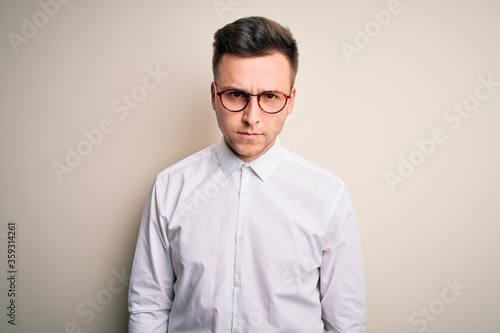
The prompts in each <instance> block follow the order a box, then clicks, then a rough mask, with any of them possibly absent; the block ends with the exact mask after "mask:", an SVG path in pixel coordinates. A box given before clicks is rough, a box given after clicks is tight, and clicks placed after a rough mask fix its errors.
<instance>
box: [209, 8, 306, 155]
mask: <svg viewBox="0 0 500 333" xmlns="http://www.w3.org/2000/svg"><path fill="white" fill-rule="evenodd" d="M214 37H215V41H214V55H213V60H212V65H213V71H214V83H212V86H211V97H212V107H213V109H214V110H215V113H216V116H217V122H218V124H219V128H220V129H221V131H222V134H223V135H224V140H225V142H226V144H227V145H228V146H229V148H231V150H232V151H233V152H234V153H235V154H236V156H238V157H239V158H241V159H242V160H243V161H245V162H249V161H251V160H253V159H255V158H257V157H259V156H261V155H262V154H264V153H265V152H266V151H267V150H269V148H271V147H272V145H273V144H274V142H275V140H276V136H277V135H278V134H279V133H280V132H281V130H282V128H283V125H284V123H285V120H286V117H287V115H289V114H290V113H291V112H292V109H293V105H294V101H295V93H296V91H295V88H294V86H293V85H294V81H295V76H296V74H297V68H298V51H297V44H296V42H295V39H294V38H293V36H292V34H291V33H290V31H289V30H288V29H286V28H284V27H282V26H281V25H279V24H278V23H276V22H274V21H271V20H268V19H265V18H262V17H249V18H242V19H239V20H237V21H235V22H233V23H231V24H228V25H226V26H225V27H223V28H221V29H220V30H218V31H217V32H216V33H215V36H214ZM254 95H255V96H254ZM257 95H258V96H257Z"/></svg>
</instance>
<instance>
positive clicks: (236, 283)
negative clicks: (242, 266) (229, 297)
mask: <svg viewBox="0 0 500 333" xmlns="http://www.w3.org/2000/svg"><path fill="white" fill-rule="evenodd" d="M234 286H235V287H239V286H241V282H240V280H238V279H236V280H234Z"/></svg>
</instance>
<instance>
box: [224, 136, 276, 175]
mask: <svg viewBox="0 0 500 333" xmlns="http://www.w3.org/2000/svg"><path fill="white" fill-rule="evenodd" d="M282 156H283V146H282V145H281V142H280V140H279V138H276V141H275V142H274V144H273V146H272V147H271V148H270V149H269V150H268V151H267V152H265V153H264V155H262V156H259V157H258V158H256V159H255V160H253V161H250V162H248V163H245V162H243V161H242V160H240V159H239V158H238V157H237V156H236V155H235V154H234V153H233V152H232V151H231V149H229V147H228V146H227V144H226V142H225V141H224V139H222V140H221V141H220V142H219V145H218V146H217V158H218V159H219V164H220V166H221V168H222V171H223V172H224V175H225V176H226V177H227V178H229V177H230V176H231V175H232V174H233V172H235V171H236V170H239V169H240V168H241V167H242V166H244V165H247V166H249V167H251V168H252V170H253V171H254V172H255V173H256V174H257V176H259V178H260V179H261V180H262V181H263V182H266V181H267V180H268V179H269V177H271V175H272V174H273V172H274V170H276V168H277V167H278V165H279V163H280V162H281V158H282Z"/></svg>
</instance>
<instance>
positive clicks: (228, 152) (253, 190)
mask: <svg viewBox="0 0 500 333" xmlns="http://www.w3.org/2000/svg"><path fill="white" fill-rule="evenodd" d="M297 68H298V51H297V45H296V42H295V40H294V38H293V36H292V34H291V33H290V31H289V30H288V29H286V28H284V27H282V26H281V25H279V24H277V23H276V22H274V21H271V20H268V19H265V18H262V17H248V18H243V19H239V20H237V21H235V22H234V23H231V24H228V25H226V26H225V27H223V28H222V29H220V30H218V31H217V32H216V33H215V41H214V54H213V72H214V82H213V83H212V84H211V98H212V107H213V109H214V110H215V115H216V118H217V122H218V124H219V127H220V130H221V132H222V135H223V140H221V142H220V143H219V144H218V145H215V146H211V147H208V148H206V149H204V150H202V151H200V152H198V153H196V154H194V155H192V156H190V157H188V158H186V159H184V160H182V161H180V162H178V163H176V164H174V165H172V166H171V167H169V168H167V169H165V170H164V171H162V172H161V173H160V174H159V175H158V176H157V178H156V181H155V184H154V186H153V189H152V192H151V196H150V198H149V200H148V203H147V205H146V207H145V210H144V214H143V217H142V223H141V228H140V231H139V237H138V241H137V248H136V253H135V259H134V264H133V269H132V275H131V280H130V290H129V311H130V320H129V332H130V333H160V332H161V333H165V332H174V333H180V332H186V333H187V332H189V333H193V332H207V333H208V332H233V333H239V332H263V333H269V332H303V333H321V332H349V333H354V332H365V326H366V309H365V290H364V278H363V268H362V255H361V247H360V239H359V233H358V226H357V222H356V217H355V213H354V211H353V207H352V204H351V201H350V198H349V195H348V192H347V189H346V187H345V185H344V184H343V183H342V181H340V180H339V179H338V178H336V177H335V176H333V175H331V174H330V173H328V172H326V171H324V170H323V169H321V168H319V167H317V166H315V165H313V164H311V163H309V162H307V161H305V160H304V159H302V158H300V157H298V156H297V155H294V154H293V153H291V152H289V151H288V150H286V149H284V148H283V147H282V146H281V144H280V142H279V139H278V138H277V136H278V134H279V133H280V132H281V130H282V128H283V125H284V123H285V120H286V117H287V116H288V115H289V114H290V113H291V112H292V109H293V105H294V100H295V94H296V90H295V87H294V80H295V75H296V74H297Z"/></svg>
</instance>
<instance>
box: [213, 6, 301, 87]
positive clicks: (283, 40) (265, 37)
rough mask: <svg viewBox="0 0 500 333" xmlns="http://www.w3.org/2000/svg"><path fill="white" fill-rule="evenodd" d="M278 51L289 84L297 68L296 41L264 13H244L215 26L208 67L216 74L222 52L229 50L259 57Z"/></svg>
mask: <svg viewBox="0 0 500 333" xmlns="http://www.w3.org/2000/svg"><path fill="white" fill-rule="evenodd" d="M275 52H278V53H282V54H283V55H284V56H285V57H286V58H287V59H288V61H289V63H290V67H291V72H292V77H291V82H292V83H291V86H293V84H294V83H295V76H296V75H297V71H298V69H299V52H298V49H297V42H296V41H295V38H293V35H292V33H291V32H290V30H289V29H288V28H286V27H283V26H282V25H280V24H279V23H277V22H275V21H273V20H270V19H267V18H265V17H259V16H251V17H244V18H241V19H239V20H236V21H234V22H233V23H230V24H227V25H226V26H224V27H222V28H221V29H219V30H217V32H216V33H215V35H214V43H213V57H212V71H213V74H214V80H215V81H217V78H218V67H219V64H220V61H221V59H222V56H223V55H225V54H232V55H235V56H240V57H260V56H264V55H269V54H271V53H275Z"/></svg>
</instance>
